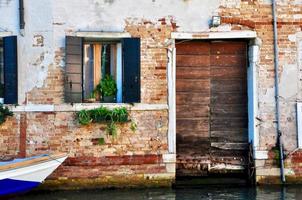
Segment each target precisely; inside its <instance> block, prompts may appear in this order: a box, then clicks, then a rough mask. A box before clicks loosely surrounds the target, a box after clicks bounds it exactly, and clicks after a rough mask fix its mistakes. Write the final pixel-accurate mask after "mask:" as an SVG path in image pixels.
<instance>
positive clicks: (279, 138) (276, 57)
mask: <svg viewBox="0 0 302 200" xmlns="http://www.w3.org/2000/svg"><path fill="white" fill-rule="evenodd" d="M272 8H273V27H274V65H275V101H276V123H277V145H278V146H279V154H280V178H281V182H282V183H285V174H284V154H283V143H282V132H281V129H280V102H279V49H278V28H277V6H276V0H272Z"/></svg>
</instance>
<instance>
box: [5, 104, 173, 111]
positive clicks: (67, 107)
mask: <svg viewBox="0 0 302 200" xmlns="http://www.w3.org/2000/svg"><path fill="white" fill-rule="evenodd" d="M6 106H8V107H9V108H10V110H12V111H13V112H76V111H80V110H83V109H86V110H88V109H94V108H98V107H100V106H104V107H106V108H116V107H126V108H127V109H128V110H130V111H132V110H133V111H135V110H138V111H145V110H146V111H147V110H150V111H151V110H168V108H169V106H168V105H167V104H144V103H135V104H127V103H75V104H73V105H71V104H58V105H51V104H29V105H20V106H14V105H6Z"/></svg>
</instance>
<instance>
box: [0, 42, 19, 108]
mask: <svg viewBox="0 0 302 200" xmlns="http://www.w3.org/2000/svg"><path fill="white" fill-rule="evenodd" d="M17 68H18V67H17V37H16V36H9V37H4V38H0V103H7V104H15V103H17V100H18V99H17V97H18V94H17V92H18V79H17V77H18V74H17Z"/></svg>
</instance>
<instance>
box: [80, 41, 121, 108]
mask: <svg viewBox="0 0 302 200" xmlns="http://www.w3.org/2000/svg"><path fill="white" fill-rule="evenodd" d="M83 51H84V53H83V86H84V87H83V93H84V102H90V101H99V100H102V101H104V100H103V99H102V98H104V96H100V95H99V94H98V93H97V92H96V89H97V88H98V86H99V84H100V82H101V80H104V79H105V78H106V76H110V77H111V78H112V80H113V81H114V82H115V84H116V87H117V92H116V95H114V96H113V97H112V99H111V100H110V98H109V100H108V101H109V102H110V101H112V102H117V103H121V102H122V82H121V80H122V74H121V73H122V63H121V59H122V58H121V51H122V50H121V43H120V42H114V41H113V42H108V41H106V42H85V43H84V49H83Z"/></svg>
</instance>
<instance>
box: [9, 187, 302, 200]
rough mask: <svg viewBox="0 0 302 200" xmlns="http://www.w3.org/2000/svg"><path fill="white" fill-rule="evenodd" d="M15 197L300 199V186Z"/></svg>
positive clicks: (82, 199) (59, 199)
mask: <svg viewBox="0 0 302 200" xmlns="http://www.w3.org/2000/svg"><path fill="white" fill-rule="evenodd" d="M15 199H16V200H86V199H87V200H90V199H91V200H94V199H97V200H106V199H108V200H140V199H148V200H157V199H158V200H165V199H167V200H174V199H177V200H194V199H209V200H216V199H217V200H220V199H221V200H224V199H228V200H237V199H238V200H239V199H240V200H241V199H243V200H254V199H257V200H275V199H278V200H283V199H288V200H292V199H298V200H302V186H286V187H281V186H265V187H255V188H253V187H239V186H236V187H235V186H234V187H232V186H227V187H226V186H223V187H222V186H219V187H218V186H202V187H199V188H180V189H169V188H160V189H131V190H130V189H128V190H126V189H125V190H113V189H112V190H85V191H56V192H42V191H41V192H40V191H39V192H32V193H28V194H25V195H22V196H19V197H17V198H15Z"/></svg>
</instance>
